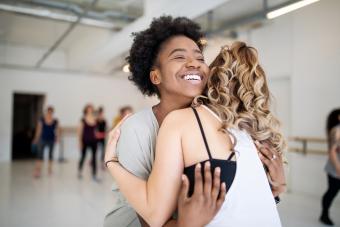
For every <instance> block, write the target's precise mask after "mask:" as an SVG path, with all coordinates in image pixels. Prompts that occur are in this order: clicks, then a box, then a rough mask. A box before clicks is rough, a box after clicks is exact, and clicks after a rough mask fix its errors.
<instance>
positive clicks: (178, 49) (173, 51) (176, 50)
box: [168, 48, 186, 57]
mask: <svg viewBox="0 0 340 227" xmlns="http://www.w3.org/2000/svg"><path fill="white" fill-rule="evenodd" d="M178 51H180V52H186V49H183V48H176V49H173V50H172V51H171V52H170V54H169V55H168V57H169V56H171V55H172V54H173V53H175V52H178Z"/></svg>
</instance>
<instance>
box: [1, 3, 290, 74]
mask: <svg viewBox="0 0 340 227" xmlns="http://www.w3.org/2000/svg"><path fill="white" fill-rule="evenodd" d="M146 1H152V0H146ZM41 2H43V3H42V4H41ZM56 2H58V4H54V3H56ZM92 2H93V0H91V1H90V0H63V1H56V0H53V1H52V0H51V1H50V0H15V1H13V0H12V1H7V0H0V5H1V4H9V5H10V4H13V5H15V6H20V7H21V6H23V7H32V8H33V9H48V10H50V11H52V12H56V13H58V14H65V15H76V16H79V17H82V18H84V17H89V18H90V19H95V20H99V19H102V20H103V21H105V22H109V23H111V24H112V25H113V26H112V27H110V28H105V27H101V26H93V25H89V24H85V23H81V22H80V23H77V25H76V26H75V27H74V28H73V29H71V31H70V32H69V33H68V35H67V36H66V37H65V38H64V39H62V42H61V43H60V45H58V46H57V47H56V50H57V51H63V53H64V55H65V59H66V60H65V61H66V62H67V64H64V66H63V67H64V68H65V70H81V69H80V68H79V65H77V59H76V58H77V57H78V56H79V55H84V54H85V55H91V53H92V52H93V51H95V50H96V49H98V48H103V46H104V47H105V43H107V42H108V41H109V40H110V39H112V37H114V36H115V34H117V33H119V32H120V31H121V30H122V29H124V28H125V27H127V26H129V24H131V23H133V21H135V20H138V18H140V17H142V16H143V13H144V4H145V2H144V1H143V0H99V1H97V2H96V4H95V5H94V6H91V3H92ZM159 2H160V3H161V2H162V1H159ZM284 2H287V0H268V7H273V6H277V5H278V4H282V3H284ZM47 3H48V4H47ZM263 3H264V1H263V0H229V1H225V3H223V4H222V5H220V6H219V7H217V8H215V9H213V10H211V11H209V12H205V13H203V14H201V16H198V17H196V19H195V20H196V21H197V22H198V23H200V24H201V26H202V28H203V30H205V31H207V32H209V31H219V30H221V29H222V30H225V29H228V28H229V27H230V24H228V22H230V21H235V20H237V19H242V18H244V17H247V16H249V15H252V14H256V13H258V12H261V10H263ZM67 6H69V7H67ZM71 9H72V10H71ZM86 11H87V12H89V13H90V12H91V14H88V15H90V16H88V15H87V14H86V15H85V14H84V15H82V14H81V12H86ZM73 23H76V22H69V21H65V20H56V19H51V18H48V17H45V16H36V15H35V16H32V15H28V14H25V13H15V12H9V11H5V10H1V9H0V46H1V45H2V47H3V48H4V47H5V48H6V47H9V46H20V47H29V48H39V49H40V50H44V51H42V53H43V52H46V51H47V50H48V49H49V48H50V47H51V46H52V45H53V44H55V42H56V41H57V40H58V39H59V38H60V37H61V36H62V35H63V34H64V33H65V31H66V30H67V29H69V27H70V26H71V25H72V24H73ZM228 26H229V27H228ZM80 50H81V51H80ZM77 51H78V52H79V53H77ZM5 52H6V51H5ZM4 54H5V53H4V51H3V52H1V48H0V62H1V59H2V58H5V57H4V56H3V57H1V55H4ZM7 54H8V51H7ZM123 56H124V55H121V56H120V59H118V60H117V61H116V60H114V59H112V60H111V62H112V61H115V62H123V60H122V59H123ZM38 60H39V57H37V59H36V61H38ZM33 62H34V61H33ZM6 64H9V63H8V62H7V63H6ZM121 64H122V63H117V65H118V66H117V67H120V66H121ZM32 67H34V65H32Z"/></svg>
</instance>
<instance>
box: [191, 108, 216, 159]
mask: <svg viewBox="0 0 340 227" xmlns="http://www.w3.org/2000/svg"><path fill="white" fill-rule="evenodd" d="M191 108H192V110H193V111H194V113H195V116H196V119H197V122H198V125H199V127H200V130H201V134H202V137H203V141H204V145H205V148H206V149H207V152H208V155H209V160H211V159H212V157H211V153H210V149H209V145H208V142H207V138H206V137H205V134H204V130H203V127H202V123H201V119H200V117H199V116H198V113H197V110H196V109H195V108H193V107H191Z"/></svg>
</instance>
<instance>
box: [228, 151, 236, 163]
mask: <svg viewBox="0 0 340 227" xmlns="http://www.w3.org/2000/svg"><path fill="white" fill-rule="evenodd" d="M234 155H235V152H234V151H232V152H231V154H230V155H229V158H228V159H227V161H230V160H231V159H232V158H233V157H234Z"/></svg>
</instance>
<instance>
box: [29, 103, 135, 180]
mask: <svg viewBox="0 0 340 227" xmlns="http://www.w3.org/2000/svg"><path fill="white" fill-rule="evenodd" d="M132 112H133V109H132V107H131V106H123V107H121V108H120V110H119V113H118V115H117V116H116V117H115V118H114V119H113V122H112V127H114V126H115V125H116V124H117V123H118V122H119V121H120V120H121V119H123V118H124V116H126V115H127V114H130V113H132ZM110 128H111V127H108V125H107V122H106V119H105V115H104V108H103V107H101V106H100V107H98V109H95V107H94V106H93V105H92V104H87V105H86V106H85V107H84V109H83V116H82V118H81V121H80V124H79V126H78V128H77V138H78V144H79V151H80V159H79V163H78V178H79V179H81V178H82V171H83V166H84V161H85V158H86V153H87V151H88V150H90V151H91V153H92V157H91V161H90V165H91V167H92V178H93V180H94V181H99V179H98V177H97V150H98V149H100V152H101V154H100V163H101V166H102V168H103V169H104V153H105V139H106V135H107V132H108V130H110ZM60 136H61V130H60V125H59V123H58V120H57V119H56V118H55V117H54V107H52V106H48V107H47V108H46V111H45V113H44V114H43V116H42V117H41V118H40V119H39V121H38V123H37V127H36V132H35V136H34V139H33V141H32V149H33V151H34V152H35V153H36V156H37V160H36V163H35V168H34V174H33V175H34V177H35V178H39V177H40V176H41V170H42V163H43V159H44V151H45V148H48V174H49V175H51V174H52V165H53V150H54V145H55V143H57V142H59V140H60Z"/></svg>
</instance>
